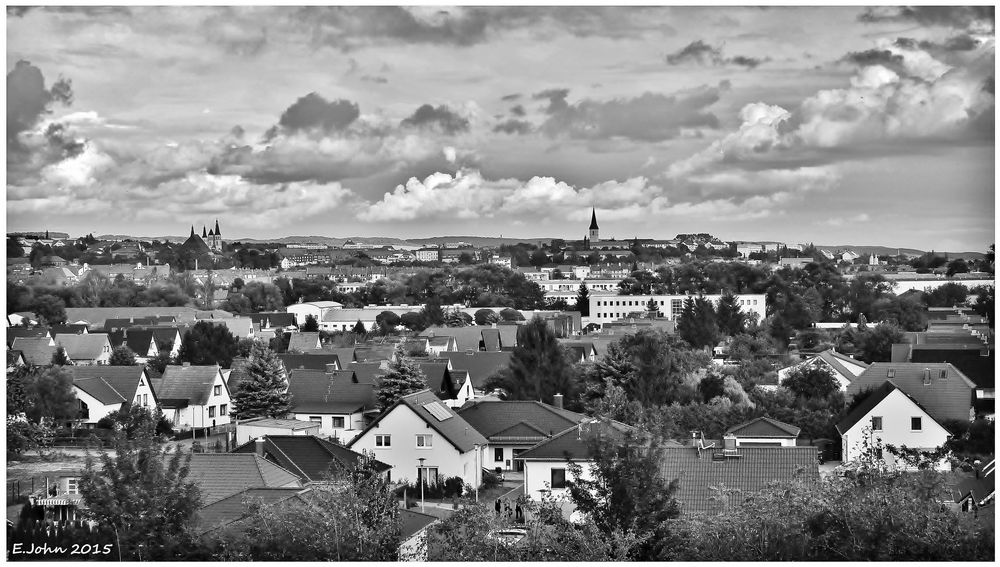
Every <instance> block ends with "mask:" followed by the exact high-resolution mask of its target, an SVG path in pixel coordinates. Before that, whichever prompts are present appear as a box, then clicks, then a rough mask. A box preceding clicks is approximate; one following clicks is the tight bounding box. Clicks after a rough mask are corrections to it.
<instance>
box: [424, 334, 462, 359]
mask: <svg viewBox="0 0 1000 567" xmlns="http://www.w3.org/2000/svg"><path fill="white" fill-rule="evenodd" d="M425 338H426V340H427V347H426V349H425V350H426V351H427V356H440V355H441V354H442V353H444V352H447V351H456V350H458V341H456V340H455V337H425Z"/></svg>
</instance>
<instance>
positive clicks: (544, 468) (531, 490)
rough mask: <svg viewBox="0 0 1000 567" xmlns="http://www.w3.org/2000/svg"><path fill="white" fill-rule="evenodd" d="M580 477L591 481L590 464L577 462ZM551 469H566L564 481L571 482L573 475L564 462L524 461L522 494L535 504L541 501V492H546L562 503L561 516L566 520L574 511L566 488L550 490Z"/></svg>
mask: <svg viewBox="0 0 1000 567" xmlns="http://www.w3.org/2000/svg"><path fill="white" fill-rule="evenodd" d="M578 464H579V465H580V468H581V471H580V475H581V477H582V478H583V479H584V480H593V479H594V477H593V475H592V474H591V471H590V468H591V466H592V465H591V463H590V462H589V461H587V462H579V463H578ZM552 469H566V480H567V481H571V480H573V474H572V473H571V472H570V471H569V466H568V465H567V463H566V461H565V460H562V461H532V460H528V461H524V493H525V494H526V495H527V496H528V498H531V499H532V500H534V501H536V502H540V501H541V500H542V494H544V492H543V491H548V492H550V493H551V494H552V497H553V498H555V500H557V501H562V502H563V505H562V510H563V515H565V516H566V517H567V518H568V517H569V514H571V513H572V512H573V510H575V509H576V507H575V506H574V505H573V503H572V500H571V499H570V496H569V489H568V488H555V489H550V488H549V486H550V483H551V481H552Z"/></svg>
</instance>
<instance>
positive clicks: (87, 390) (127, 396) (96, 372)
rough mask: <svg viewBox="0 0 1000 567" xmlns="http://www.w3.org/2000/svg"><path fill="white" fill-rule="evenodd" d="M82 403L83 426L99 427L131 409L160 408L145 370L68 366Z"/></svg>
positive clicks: (144, 368) (135, 367) (136, 367)
mask: <svg viewBox="0 0 1000 567" xmlns="http://www.w3.org/2000/svg"><path fill="white" fill-rule="evenodd" d="M65 370H66V371H67V372H69V373H70V375H71V376H72V377H73V391H74V393H76V398H77V400H79V401H80V423H81V424H82V425H83V426H84V427H96V426H97V422H98V421H100V420H101V419H102V418H104V417H106V416H107V415H108V414H110V413H111V412H115V411H118V410H120V409H122V408H123V407H127V406H129V405H133V404H134V405H140V406H143V407H146V408H149V409H153V408H155V407H156V406H157V404H158V400H157V398H156V392H154V391H153V387H152V385H151V384H150V382H149V374H148V372H147V371H146V367H144V366H67V367H65Z"/></svg>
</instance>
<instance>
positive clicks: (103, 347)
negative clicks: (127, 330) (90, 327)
mask: <svg viewBox="0 0 1000 567" xmlns="http://www.w3.org/2000/svg"><path fill="white" fill-rule="evenodd" d="M52 339H53V340H54V341H55V342H56V345H57V346H62V347H63V348H64V349H66V356H68V357H69V358H70V360H72V361H73V364H77V365H88V364H107V363H108V359H110V358H111V341H110V340H108V335H107V334H106V333H90V334H86V335H82V334H81V335H77V334H56V335H55V336H54V337H52Z"/></svg>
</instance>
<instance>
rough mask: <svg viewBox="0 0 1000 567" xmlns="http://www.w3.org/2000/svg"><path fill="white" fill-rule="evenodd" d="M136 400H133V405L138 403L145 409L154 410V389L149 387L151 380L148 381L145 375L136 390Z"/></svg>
mask: <svg viewBox="0 0 1000 567" xmlns="http://www.w3.org/2000/svg"><path fill="white" fill-rule="evenodd" d="M135 396H136V397H135V398H133V399H132V402H133V403H137V404H139V405H141V406H143V407H147V408H154V407H156V403H155V402H154V398H153V388H152V387H150V385H149V380H146V376H145V374H144V375H143V377H142V379H141V382H140V383H139V385H138V386H137V387H136V389H135Z"/></svg>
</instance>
